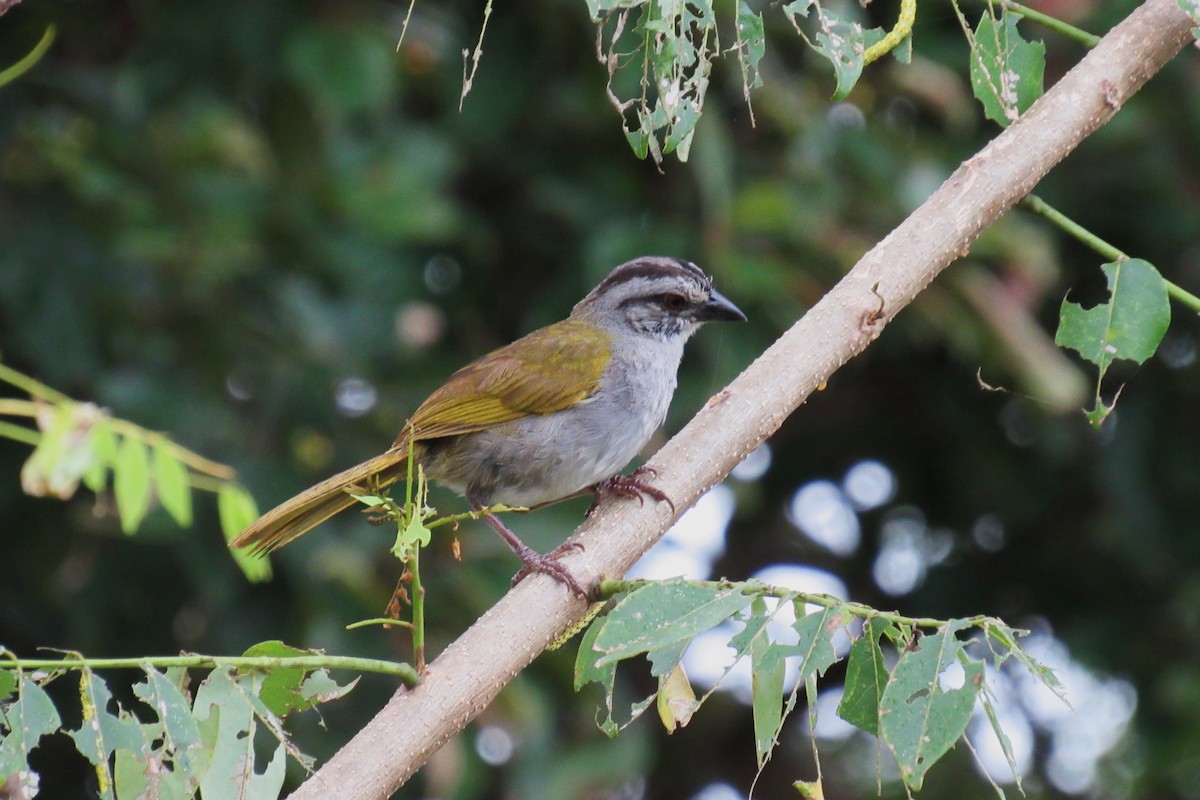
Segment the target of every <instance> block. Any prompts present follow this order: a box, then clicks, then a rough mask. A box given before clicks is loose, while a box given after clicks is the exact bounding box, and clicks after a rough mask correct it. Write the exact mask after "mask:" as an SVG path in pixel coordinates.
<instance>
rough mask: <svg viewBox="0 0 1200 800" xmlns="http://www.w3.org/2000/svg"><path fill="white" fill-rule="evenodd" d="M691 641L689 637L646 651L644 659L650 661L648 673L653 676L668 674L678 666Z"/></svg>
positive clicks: (658, 676)
mask: <svg viewBox="0 0 1200 800" xmlns="http://www.w3.org/2000/svg"><path fill="white" fill-rule="evenodd" d="M691 643H692V640H691V638H690V637H689V638H687V639H680V640H679V641H678V642H673V643H672V644H669V645H667V646H666V647H660V648H659V649H657V650H651V651H649V652H648V653H646V660H648V661H649V662H650V675H651V676H652V677H655V678H661V677H663V676H664V675H669V674H670V673H671V671H672V670H673V669H675V668H676V667H677V666H679V662H680V661H682V660H683V654H684V652H685V651H686V650H687V649H688V645H690V644H691Z"/></svg>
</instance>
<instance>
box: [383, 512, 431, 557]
mask: <svg viewBox="0 0 1200 800" xmlns="http://www.w3.org/2000/svg"><path fill="white" fill-rule="evenodd" d="M431 537H432V532H431V531H430V530H429V528H427V527H425V522H424V521H423V520H422V519H421V516H420V515H419V514H414V515H413V517H412V519H410V520H409V521H408V524H407V525H405V526H404V529H403V530H401V531H400V532H399V533H398V534H397V535H396V543H395V544H394V545H392V554H393V555H395V556H396V558H398V559H400V560H401V561H408V559H409V558H411V557H412V553H413V551H414V550H416V549H417V548H420V547H425V546H426V545H428V544H429V540H430V538H431Z"/></svg>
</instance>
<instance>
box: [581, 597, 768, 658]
mask: <svg viewBox="0 0 1200 800" xmlns="http://www.w3.org/2000/svg"><path fill="white" fill-rule="evenodd" d="M750 602H751V598H750V597H748V596H746V595H745V594H743V593H742V592H741V590H739V589H736V588H726V587H714V586H699V585H696V584H692V583H686V582H684V581H680V580H675V581H664V582H662V583H651V584H648V585H646V586H643V587H641V588H640V589H637V590H636V591H634V592H631V593H630V594H629V595H627V596H626V597H625V599H623V600H622V601H621V602H620V603H618V604H617V605H616V607H615V608H613V610H612V611H610V612H609V614H608V617H607V618H606V620H605V621H604V625H603V627H602V628H601V630H600V633H599V634H598V635H597V636H596V641H595V645H594V646H595V649H596V650H599V651H600V652H601V653H603V655H602V656H601V657H600V659H599V660H598V661H597V662H596V663H597V664H598V665H603V664H607V663H610V662H616V661H621V660H622V659H626V658H629V657H631V656H635V655H638V654H639V653H645V652H648V651H651V650H660V649H662V648H664V647H667V646H669V645H672V644H675V643H677V642H680V641H683V640H687V639H691V638H692V637H693V636H695V635H696V634H697V633H700V632H701V631H706V630H708V629H709V628H711V627H713V626H715V625H717V624H718V623H720V622H722V621H724V620H725V619H728V618H729V617H730V616H732V615H733V614H735V613H737V612H738V611H741V610H742V609H743V608H745V607H746V606H748V605H750Z"/></svg>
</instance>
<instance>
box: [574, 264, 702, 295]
mask: <svg viewBox="0 0 1200 800" xmlns="http://www.w3.org/2000/svg"><path fill="white" fill-rule="evenodd" d="M671 274H677V275H684V276H686V277H688V278H690V279H692V280H696V281H699V282H700V284H701V285H702V286H704V287H705V288H706V289H710V290H711V289H712V278H710V277H709V276H707V275H705V274H704V271H703V270H701V269H700V268H699V267H697V266H696V265H695V264H693V263H692V262H690V261H684V260H682V259H676V258H639V259H635V260H634V261H628V262H626V263H624V264H622V265H621V266H619V267H617V268H616V269H614V270H613V271H612V272H611V273H610V274H609V276H608V277H607V278H605V279H604V280H603V281H602V282H601V283H600V285H599V286H597V287H596V288H595V289H593V290H592V294H593V295H597V294H600V293H602V292H604V291H606V290H608V289H609V288H611V287H612V286H615V285H616V284H619V283H625V282H626V281H631V280H635V279H637V278H661V277H663V276H665V275H671Z"/></svg>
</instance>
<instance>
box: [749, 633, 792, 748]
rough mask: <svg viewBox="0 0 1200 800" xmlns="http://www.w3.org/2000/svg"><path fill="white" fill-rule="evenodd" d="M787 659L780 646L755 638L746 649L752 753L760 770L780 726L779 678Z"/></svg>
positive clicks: (781, 690)
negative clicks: (750, 700)
mask: <svg viewBox="0 0 1200 800" xmlns="http://www.w3.org/2000/svg"><path fill="white" fill-rule="evenodd" d="M786 671H787V659H786V657H785V656H784V654H783V652H782V651H781V650H780V648H778V647H775V646H773V645H771V644H770V643H769V642H767V641H766V640H765V639H762V638H756V639H754V644H753V645H752V646H751V648H750V672H751V677H750V680H751V684H750V685H751V697H752V701H753V702H752V706H753V711H754V755H755V757H756V758H757V759H758V768H759V769H760V770H761V769H762V768H763V767H764V766H765V765H766V763H767V759H768V758H770V756H771V751H772V750H774V749H775V742H776V741H777V740H778V736H779V730H780V729H781V728H782V727H783V678H784V675H785V673H786Z"/></svg>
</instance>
